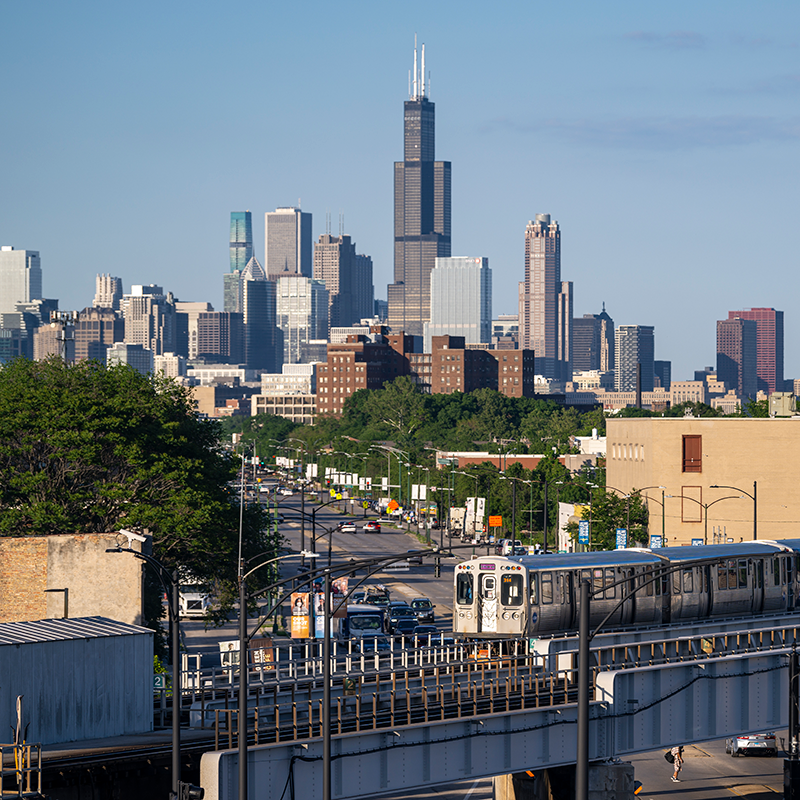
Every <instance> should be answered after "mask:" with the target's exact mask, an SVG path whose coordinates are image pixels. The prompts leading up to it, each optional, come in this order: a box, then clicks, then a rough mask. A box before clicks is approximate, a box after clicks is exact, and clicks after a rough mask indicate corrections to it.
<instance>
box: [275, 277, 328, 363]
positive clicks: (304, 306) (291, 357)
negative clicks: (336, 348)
mask: <svg viewBox="0 0 800 800" xmlns="http://www.w3.org/2000/svg"><path fill="white" fill-rule="evenodd" d="M276 310H277V319H278V327H279V328H280V329H281V330H282V331H283V363H284V364H297V363H299V362H300V357H301V354H300V346H301V344H303V343H305V342H309V341H311V340H312V339H327V338H328V290H327V289H326V288H325V284H324V283H323V282H322V281H318V280H314V279H312V278H304V277H302V276H299V275H298V276H292V277H284V278H279V279H278V291H277V297H276Z"/></svg>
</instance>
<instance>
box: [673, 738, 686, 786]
mask: <svg viewBox="0 0 800 800" xmlns="http://www.w3.org/2000/svg"><path fill="white" fill-rule="evenodd" d="M670 752H671V753H672V756H673V758H674V759H675V760H674V761H673V762H672V766H673V771H672V780H673V781H674V782H675V783H680V779H679V778H678V773H679V772H680V771H681V768H682V767H683V747H681V746H678V747H673V748H672V750H671V751H670Z"/></svg>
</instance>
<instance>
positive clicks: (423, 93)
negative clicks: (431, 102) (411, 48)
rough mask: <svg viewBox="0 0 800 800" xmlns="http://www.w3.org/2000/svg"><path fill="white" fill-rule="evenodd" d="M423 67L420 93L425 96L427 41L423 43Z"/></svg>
mask: <svg viewBox="0 0 800 800" xmlns="http://www.w3.org/2000/svg"><path fill="white" fill-rule="evenodd" d="M421 66H422V68H421V69H420V83H421V84H422V86H421V87H420V94H421V95H422V97H425V42H423V43H422V65H421Z"/></svg>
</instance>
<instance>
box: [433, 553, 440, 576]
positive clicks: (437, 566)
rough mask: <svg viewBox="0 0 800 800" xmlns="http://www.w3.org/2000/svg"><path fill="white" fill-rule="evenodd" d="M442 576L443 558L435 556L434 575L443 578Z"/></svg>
mask: <svg viewBox="0 0 800 800" xmlns="http://www.w3.org/2000/svg"><path fill="white" fill-rule="evenodd" d="M441 576H442V559H441V558H435V559H434V560H433V577H434V578H441Z"/></svg>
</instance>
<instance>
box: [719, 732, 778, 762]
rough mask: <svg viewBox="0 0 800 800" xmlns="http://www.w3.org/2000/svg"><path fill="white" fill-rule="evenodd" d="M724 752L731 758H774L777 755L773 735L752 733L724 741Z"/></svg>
mask: <svg viewBox="0 0 800 800" xmlns="http://www.w3.org/2000/svg"><path fill="white" fill-rule="evenodd" d="M725 752H726V753H730V754H731V757H732V758H738V757H739V756H749V755H756V756H774V755H777V754H778V747H777V745H776V743H775V734H774V733H754V734H751V735H750V736H734V737H733V738H731V739H726V740H725Z"/></svg>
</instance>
